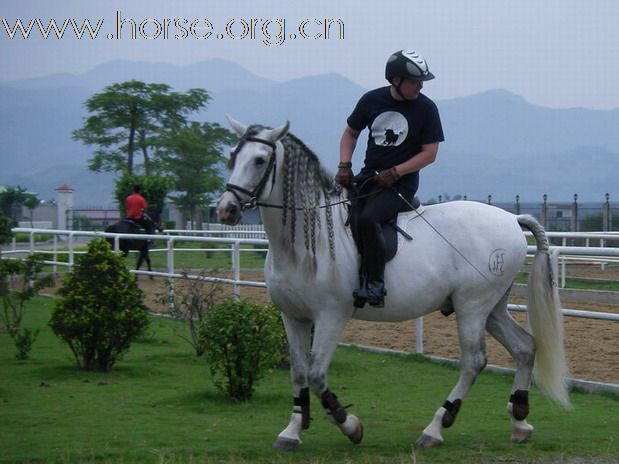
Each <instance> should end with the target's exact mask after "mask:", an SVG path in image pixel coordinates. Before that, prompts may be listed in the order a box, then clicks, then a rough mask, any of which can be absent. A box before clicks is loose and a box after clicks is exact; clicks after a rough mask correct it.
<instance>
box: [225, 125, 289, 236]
mask: <svg viewBox="0 0 619 464" xmlns="http://www.w3.org/2000/svg"><path fill="white" fill-rule="evenodd" d="M228 121H230V125H231V126H232V128H233V129H234V130H235V132H236V133H237V134H238V135H239V136H240V140H239V143H238V144H237V146H236V147H234V149H233V150H232V153H231V155H230V163H229V165H228V167H229V168H230V169H231V173H230V177H229V179H228V183H227V184H226V191H225V192H224V193H223V195H222V196H221V198H220V199H219V203H218V205H217V217H218V218H219V220H220V221H221V222H223V223H224V224H231V225H235V224H238V222H239V221H240V220H241V216H242V215H243V209H244V208H247V207H249V206H253V205H254V204H255V202H256V201H257V200H258V198H259V197H260V196H261V194H262V193H263V190H264V187H265V186H266V184H267V181H268V180H269V179H270V178H271V175H275V174H274V172H273V170H274V167H275V165H276V161H277V160H276V159H275V157H276V154H277V151H278V150H277V147H278V145H277V141H278V140H280V139H281V138H283V137H284V136H285V135H286V134H287V133H288V127H289V126H290V124H289V123H288V121H286V123H285V124H284V125H283V126H281V127H278V128H276V129H270V128H267V127H263V126H245V125H244V124H241V123H240V122H238V121H235V120H234V119H232V118H231V117H229V116H228ZM280 149H281V146H280Z"/></svg>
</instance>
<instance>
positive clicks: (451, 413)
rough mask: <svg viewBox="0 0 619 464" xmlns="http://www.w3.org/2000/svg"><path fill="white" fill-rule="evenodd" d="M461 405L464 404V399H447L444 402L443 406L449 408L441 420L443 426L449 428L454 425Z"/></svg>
mask: <svg viewBox="0 0 619 464" xmlns="http://www.w3.org/2000/svg"><path fill="white" fill-rule="evenodd" d="M460 406H462V400H460V399H458V400H454V401H453V403H452V402H451V401H445V402H444V403H443V407H444V408H445V409H446V410H447V411H445V414H443V420H442V421H441V423H442V424H443V427H445V428H447V427H451V426H452V425H453V423H454V422H455V421H456V416H457V415H458V411H459V410H460Z"/></svg>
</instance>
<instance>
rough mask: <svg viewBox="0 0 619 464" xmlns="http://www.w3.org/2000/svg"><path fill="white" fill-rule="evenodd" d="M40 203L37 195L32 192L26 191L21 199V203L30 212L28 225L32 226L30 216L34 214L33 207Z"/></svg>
mask: <svg viewBox="0 0 619 464" xmlns="http://www.w3.org/2000/svg"><path fill="white" fill-rule="evenodd" d="M39 203H40V200H39V197H38V196H37V195H36V194H34V193H26V194H25V197H24V201H23V205H24V206H25V207H26V208H28V212H29V213H30V227H33V228H34V224H33V223H32V216H33V214H34V209H35V208H36V207H37V205H38V204H39Z"/></svg>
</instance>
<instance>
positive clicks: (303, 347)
mask: <svg viewBox="0 0 619 464" xmlns="http://www.w3.org/2000/svg"><path fill="white" fill-rule="evenodd" d="M282 320H283V321H284V327H285V329H286V336H287V338H288V345H289V348H290V374H291V377H292V390H293V407H292V415H291V416H290V422H289V423H288V426H287V427H286V428H285V429H284V430H283V431H282V432H281V433H280V434H279V435H278V437H277V440H276V441H275V443H274V444H273V448H275V449H279V450H283V451H293V450H295V449H296V448H297V447H298V446H299V444H300V443H301V438H300V434H301V431H302V430H304V429H307V428H309V426H310V395H309V388H308V384H307V372H308V356H309V348H310V338H311V331H312V323H311V321H300V320H297V319H292V318H290V317H287V316H286V315H285V314H283V313H282Z"/></svg>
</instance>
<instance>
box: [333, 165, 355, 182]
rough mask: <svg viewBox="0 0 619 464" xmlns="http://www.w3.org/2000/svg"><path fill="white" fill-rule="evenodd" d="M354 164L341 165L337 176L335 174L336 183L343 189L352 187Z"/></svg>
mask: <svg viewBox="0 0 619 464" xmlns="http://www.w3.org/2000/svg"><path fill="white" fill-rule="evenodd" d="M351 168H352V163H351V162H350V161H349V162H347V163H340V164H338V165H337V174H335V182H337V183H338V184H340V185H341V186H342V187H350V186H351V185H352V178H353V173H352V169H351Z"/></svg>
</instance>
